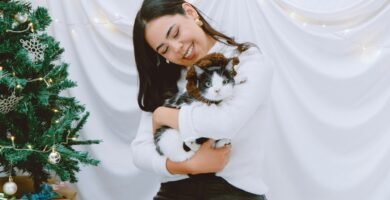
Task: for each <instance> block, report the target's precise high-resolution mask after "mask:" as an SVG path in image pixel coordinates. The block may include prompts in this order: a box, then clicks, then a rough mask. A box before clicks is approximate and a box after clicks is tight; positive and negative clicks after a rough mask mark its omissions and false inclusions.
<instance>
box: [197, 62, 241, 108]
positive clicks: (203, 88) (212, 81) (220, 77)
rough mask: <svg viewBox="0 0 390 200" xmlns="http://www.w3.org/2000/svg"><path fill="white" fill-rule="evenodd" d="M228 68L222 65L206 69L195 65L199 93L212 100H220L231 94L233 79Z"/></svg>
mask: <svg viewBox="0 0 390 200" xmlns="http://www.w3.org/2000/svg"><path fill="white" fill-rule="evenodd" d="M229 69H230V68H229ZM229 69H228V68H225V67H223V66H212V67H208V68H207V69H201V68H199V67H196V66H195V70H196V72H197V77H198V80H199V81H198V89H199V91H200V94H201V95H202V96H203V97H204V98H206V99H209V100H212V101H221V100H223V99H226V98H228V97H230V96H232V95H233V87H234V79H233V77H232V75H231V73H230V71H229Z"/></svg>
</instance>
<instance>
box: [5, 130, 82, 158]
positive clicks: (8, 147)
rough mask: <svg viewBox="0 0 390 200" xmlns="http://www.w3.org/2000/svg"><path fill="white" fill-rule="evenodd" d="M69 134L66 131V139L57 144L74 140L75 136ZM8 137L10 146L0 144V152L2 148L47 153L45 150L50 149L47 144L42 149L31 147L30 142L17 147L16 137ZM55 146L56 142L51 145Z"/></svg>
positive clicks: (65, 143)
mask: <svg viewBox="0 0 390 200" xmlns="http://www.w3.org/2000/svg"><path fill="white" fill-rule="evenodd" d="M69 135H70V131H68V134H67V136H66V141H65V142H61V143H59V144H61V145H67V144H69V140H71V141H76V140H77V137H69ZM9 139H10V140H11V143H12V146H6V145H0V152H1V151H2V150H3V149H13V150H16V151H33V152H38V153H47V152H50V151H52V148H50V149H48V145H45V147H44V148H43V150H37V149H33V146H32V145H31V144H28V145H27V148H17V147H16V145H15V140H16V137H15V136H13V135H11V136H10V137H9ZM59 144H57V145H59ZM55 146H56V144H54V145H53V146H52V147H55Z"/></svg>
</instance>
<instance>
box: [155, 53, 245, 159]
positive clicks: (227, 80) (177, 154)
mask: <svg viewBox="0 0 390 200" xmlns="http://www.w3.org/2000/svg"><path fill="white" fill-rule="evenodd" d="M238 63H239V60H238V58H237V57H233V58H225V57H224V55H223V54H220V53H212V54H209V55H207V56H205V57H204V58H202V59H200V60H199V61H198V62H196V63H195V64H194V65H193V66H191V68H190V69H189V70H188V72H187V76H186V79H187V84H186V90H187V91H186V92H184V93H182V94H176V95H175V96H173V97H172V98H170V99H167V100H166V102H165V104H164V106H166V107H173V108H180V107H181V106H182V105H183V104H191V103H192V102H195V101H198V102H203V103H206V104H208V105H210V104H220V103H222V102H223V101H224V100H226V99H228V98H230V97H232V95H233V88H234V85H235V84H236V81H235V79H234V77H235V75H236V72H235V69H234V66H235V65H237V64H238ZM244 81H245V80H240V81H239V82H240V83H241V82H244ZM207 140H208V138H196V139H193V140H188V141H183V139H182V138H181V137H180V133H179V132H178V131H177V130H176V129H172V128H170V127H167V126H164V127H161V128H159V129H158V130H157V131H156V133H155V135H154V143H155V145H156V150H157V151H158V152H159V154H160V155H165V156H167V157H168V158H169V159H170V160H172V161H174V162H180V161H184V160H187V159H189V158H191V157H192V156H193V155H194V154H195V152H196V151H197V150H198V149H199V148H200V145H201V144H203V143H204V142H206V141H207ZM226 144H230V140H229V139H219V140H216V141H215V144H214V145H215V147H216V148H219V147H222V146H224V145H226Z"/></svg>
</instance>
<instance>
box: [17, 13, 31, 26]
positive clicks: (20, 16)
mask: <svg viewBox="0 0 390 200" xmlns="http://www.w3.org/2000/svg"><path fill="white" fill-rule="evenodd" d="M14 19H15V20H16V21H17V22H18V23H20V24H23V23H25V22H26V21H27V20H28V17H27V14H22V13H18V14H16V15H15V16H14Z"/></svg>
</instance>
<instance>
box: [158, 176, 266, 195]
mask: <svg viewBox="0 0 390 200" xmlns="http://www.w3.org/2000/svg"><path fill="white" fill-rule="evenodd" d="M153 200H266V198H265V196H264V195H256V194H252V193H249V192H246V191H243V190H241V189H238V188H236V187H234V186H232V185H231V184H229V183H228V182H227V181H225V180H224V179H223V178H221V177H218V176H215V175H214V174H200V175H193V176H190V178H187V179H183V180H179V181H172V182H167V183H162V184H161V187H160V191H158V193H157V195H156V196H155V197H154V198H153Z"/></svg>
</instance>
